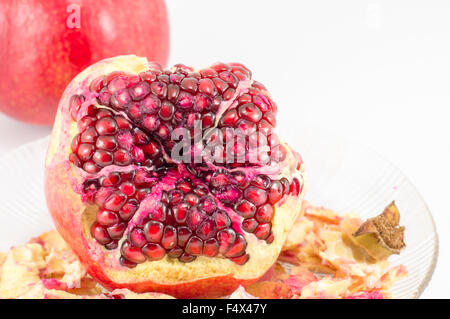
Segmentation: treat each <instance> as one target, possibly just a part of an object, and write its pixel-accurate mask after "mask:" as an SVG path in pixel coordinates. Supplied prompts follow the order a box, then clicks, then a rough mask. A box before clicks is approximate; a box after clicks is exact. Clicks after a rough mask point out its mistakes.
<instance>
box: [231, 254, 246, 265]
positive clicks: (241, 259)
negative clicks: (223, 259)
mask: <svg viewBox="0 0 450 319" xmlns="http://www.w3.org/2000/svg"><path fill="white" fill-rule="evenodd" d="M249 259H250V255H249V254H243V255H242V256H238V257H234V258H230V260H231V261H232V262H234V263H235V264H238V265H244V264H245V263H246V262H247V261H248V260H249Z"/></svg>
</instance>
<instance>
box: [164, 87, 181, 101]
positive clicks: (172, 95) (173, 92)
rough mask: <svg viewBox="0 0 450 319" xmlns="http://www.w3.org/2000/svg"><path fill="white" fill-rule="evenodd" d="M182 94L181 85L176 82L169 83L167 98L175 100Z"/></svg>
mask: <svg viewBox="0 0 450 319" xmlns="http://www.w3.org/2000/svg"><path fill="white" fill-rule="evenodd" d="M179 94H180V87H179V86H178V85H175V84H169V85H168V86H167V99H168V100H169V101H171V102H175V101H176V100H177V98H178V95H179Z"/></svg>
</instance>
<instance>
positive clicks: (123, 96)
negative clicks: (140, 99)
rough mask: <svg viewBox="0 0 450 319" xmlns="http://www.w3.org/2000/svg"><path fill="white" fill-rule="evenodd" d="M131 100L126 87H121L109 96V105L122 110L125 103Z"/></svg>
mask: <svg viewBox="0 0 450 319" xmlns="http://www.w3.org/2000/svg"><path fill="white" fill-rule="evenodd" d="M130 101H131V96H130V93H128V90H127V89H121V90H119V91H117V92H116V93H114V94H113V95H112V96H111V99H110V102H111V105H112V106H113V107H114V108H116V109H119V110H123V109H124V108H125V105H127V103H129V102H130Z"/></svg>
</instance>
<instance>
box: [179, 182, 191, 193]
mask: <svg viewBox="0 0 450 319" xmlns="http://www.w3.org/2000/svg"><path fill="white" fill-rule="evenodd" d="M176 188H178V189H179V190H181V191H183V192H184V193H189V192H190V191H192V186H191V184H190V183H189V182H187V181H181V182H178V183H177V185H176Z"/></svg>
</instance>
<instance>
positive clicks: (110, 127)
mask: <svg viewBox="0 0 450 319" xmlns="http://www.w3.org/2000/svg"><path fill="white" fill-rule="evenodd" d="M95 129H96V130H97V132H98V133H99V134H100V135H114V134H115V133H116V132H117V123H116V121H114V119H113V118H111V117H105V118H102V119H100V120H98V121H97V123H96V124H95Z"/></svg>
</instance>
